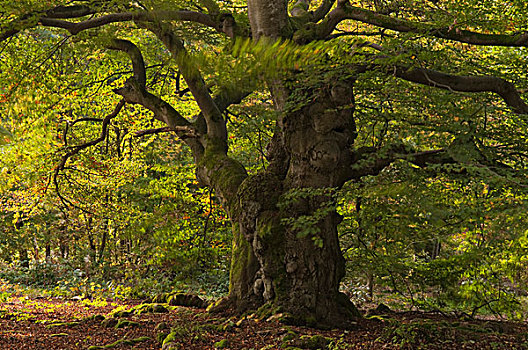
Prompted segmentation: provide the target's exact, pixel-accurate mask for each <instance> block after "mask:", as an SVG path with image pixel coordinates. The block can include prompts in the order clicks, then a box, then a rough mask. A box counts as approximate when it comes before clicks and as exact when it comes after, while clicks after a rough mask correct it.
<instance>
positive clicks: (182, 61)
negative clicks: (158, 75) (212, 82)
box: [147, 25, 227, 153]
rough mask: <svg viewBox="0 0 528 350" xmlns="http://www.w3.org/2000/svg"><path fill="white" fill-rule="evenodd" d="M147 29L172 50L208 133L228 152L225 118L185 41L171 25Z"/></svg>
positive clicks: (148, 27)
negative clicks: (205, 123) (193, 60)
mask: <svg viewBox="0 0 528 350" xmlns="http://www.w3.org/2000/svg"><path fill="white" fill-rule="evenodd" d="M147 29H149V30H150V31H152V32H153V33H154V34H155V35H156V36H157V37H158V38H159V39H160V40H161V42H163V44H164V45H165V47H166V48H167V49H168V50H169V51H170V53H171V55H172V57H173V59H174V60H175V61H176V63H177V65H178V66H179V68H180V71H181V73H182V76H183V78H184V79H185V82H186V83H187V86H188V87H189V89H190V90H191V93H192V94H193V97H194V99H195V101H196V103H197V104H198V106H199V107H200V110H201V111H202V113H203V116H204V118H205V121H206V122H207V135H208V136H209V137H210V138H214V139H216V140H217V141H219V142H222V143H224V146H225V147H224V149H225V152H226V153H227V143H226V141H227V128H226V123H225V120H224V119H223V117H222V113H221V111H220V109H219V108H218V105H217V104H216V103H215V101H214V99H213V98H212V97H211V95H210V94H209V91H208V89H207V86H206V85H205V82H204V80H203V78H202V76H201V73H200V71H199V70H198V68H197V67H196V65H194V64H193V62H192V57H190V56H189V54H188V53H187V50H186V49H185V47H184V46H183V42H182V41H181V40H180V39H179V38H178V37H177V36H176V35H175V34H174V31H173V30H172V27H171V26H170V25H165V26H161V25H160V26H158V25H156V26H147Z"/></svg>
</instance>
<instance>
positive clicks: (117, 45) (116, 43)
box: [108, 39, 147, 86]
mask: <svg viewBox="0 0 528 350" xmlns="http://www.w3.org/2000/svg"><path fill="white" fill-rule="evenodd" d="M108 48H109V49H111V50H119V51H123V52H125V53H126V54H127V55H128V56H129V57H130V60H131V61H132V69H133V71H134V78H135V79H136V81H137V82H138V84H139V85H141V86H145V84H146V83H147V73H146V69H145V60H144V59H143V55H142V54H141V50H139V48H138V47H137V46H136V45H135V44H134V43H132V42H131V41H129V40H123V39H113V40H112V43H111V44H110V45H109V46H108Z"/></svg>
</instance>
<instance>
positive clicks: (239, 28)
mask: <svg viewBox="0 0 528 350" xmlns="http://www.w3.org/2000/svg"><path fill="white" fill-rule="evenodd" d="M2 3H5V6H3V7H4V9H2V17H1V27H0V28H1V30H0V42H1V44H2V45H4V47H8V46H9V45H13V43H14V42H15V40H12V39H13V38H16V37H18V36H21V35H24V33H31V32H32V31H35V30H38V29H39V28H40V30H42V29H41V28H45V30H47V31H48V32H49V33H58V35H59V37H60V38H65V39H64V40H65V41H70V42H71V45H72V46H75V45H76V43H77V42H79V45H81V44H82V45H84V46H83V49H84V50H90V49H91V50H94V51H96V50H100V49H101V48H103V47H104V49H106V50H117V51H121V52H124V53H125V54H126V55H123V56H120V57H123V58H126V60H127V62H130V63H131V65H132V67H133V70H132V71H131V72H130V74H129V76H128V79H127V80H126V82H123V83H122V85H121V86H120V87H119V88H116V89H114V90H113V92H114V94H115V95H116V96H118V97H119V102H117V103H116V105H115V107H114V109H113V110H109V111H108V112H107V114H106V117H105V116H102V118H101V120H100V121H102V127H103V132H102V133H101V136H100V138H98V139H96V140H93V141H91V142H88V143H83V144H78V145H74V146H72V145H65V146H67V147H65V154H64V156H63V157H62V159H61V161H60V162H59V164H58V165H57V167H56V171H55V174H54V179H55V182H56V183H57V185H59V184H58V181H59V180H58V179H59V178H60V177H59V175H60V173H61V172H62V171H63V170H64V168H65V165H66V163H67V162H68V159H69V158H71V157H73V156H75V154H77V153H79V152H80V151H82V150H83V149H85V148H87V147H89V146H90V145H93V144H95V143H97V142H99V141H101V140H103V139H104V138H105V135H107V129H108V125H109V123H110V122H111V120H112V118H114V117H115V116H117V115H118V114H119V113H122V112H123V110H126V109H127V108H128V107H127V106H130V105H139V106H141V107H142V108H144V109H146V110H149V111H150V112H151V113H152V115H153V116H154V118H155V119H157V120H159V121H161V122H162V123H164V124H166V126H165V127H164V128H161V129H157V130H153V131H145V134H148V133H151V132H159V131H169V132H173V133H175V134H176V135H178V136H179V138H180V139H181V140H182V141H183V142H184V143H185V144H186V145H188V147H189V148H190V150H191V151H192V155H193V157H194V161H195V164H196V175H197V179H198V181H199V183H200V184H202V185H204V186H209V187H211V188H213V189H214V190H215V193H216V194H217V196H218V197H219V198H220V199H221V202H222V204H223V206H224V208H225V209H226V211H227V212H228V213H229V216H230V219H231V221H232V227H233V248H232V263H231V272H230V289H229V295H228V297H226V298H225V299H223V300H222V301H220V302H219V303H217V304H216V305H215V306H214V309H225V308H231V309H233V310H237V311H246V310H254V309H257V308H259V307H261V306H262V305H264V304H266V303H267V304H268V305H269V306H270V309H272V310H279V309H280V310H281V311H282V312H286V313H288V314H289V315H290V317H291V318H292V320H293V321H296V322H300V323H309V324H322V325H336V324H338V325H343V324H344V323H343V322H345V321H347V320H350V319H351V318H353V317H356V316H358V313H357V311H356V309H355V307H354V305H353V304H352V303H351V302H350V301H349V300H348V298H347V297H346V296H345V295H344V294H342V293H340V292H339V284H340V281H341V279H342V278H343V276H344V272H345V261H344V259H343V256H342V253H341V249H340V244H339V240H338V231H337V228H338V225H339V223H340V221H341V217H340V215H339V214H338V213H337V212H336V210H335V209H332V208H334V207H333V206H332V205H331V201H332V198H333V197H332V195H331V194H329V191H327V189H339V188H341V187H342V186H343V185H344V184H345V183H346V182H348V181H360V180H361V179H362V178H364V177H367V176H373V175H374V176H375V175H377V174H379V173H380V172H381V171H385V169H388V168H390V166H391V164H393V163H394V162H408V163H410V164H412V165H413V166H414V167H416V168H423V169H425V170H424V171H425V172H427V174H429V176H434V173H436V172H443V173H451V174H455V175H460V176H477V175H476V174H480V175H482V178H490V177H493V178H494V179H495V180H496V179H500V178H504V179H506V180H504V181H506V182H508V181H509V182H510V183H511V184H512V186H521V185H522V182H523V180H524V178H523V177H522V176H521V177H519V178H515V174H520V175H522V174H523V170H524V168H523V163H522V159H523V157H524V145H522V144H520V142H517V143H516V142H515V140H516V139H515V137H517V136H518V134H517V133H519V135H520V134H522V132H523V131H522V130H523V128H525V125H524V122H525V117H524V115H525V114H526V113H528V105H527V104H526V103H525V102H524V100H523V98H522V92H523V91H524V90H523V88H524V87H526V84H525V83H524V82H523V79H525V78H526V76H525V73H524V72H523V66H522V64H520V62H522V58H523V57H526V56H525V55H526V51H525V47H526V46H527V45H528V32H526V23H525V21H524V19H523V16H524V13H525V10H526V8H525V7H526V5H525V4H524V2H522V1H484V2H480V1H479V2H477V1H465V2H462V1H460V2H459V1H455V2H452V1H447V0H446V1H444V0H438V1H432V0H431V1H427V0H420V1H406V0H398V1H391V0H358V1H350V0H338V1H335V0H319V1H316V0H297V1H290V2H288V1H287V0H248V1H247V2H244V1H217V0H197V1H178V0H174V1H157V0H151V1H144V2H143V1H122V0H120V1H97V0H91V1H62V2H61V1H48V2H41V3H36V2H35V3H31V2H28V3H27V4H26V3H25V2H23V3H19V2H15V1H11V2H8V1H2ZM46 3H51V4H46ZM186 26H189V28H190V27H192V28H193V30H194V31H196V28H198V29H199V30H200V32H199V33H201V34H200V35H202V36H204V37H206V36H214V37H215V38H216V39H215V40H216V41H213V42H216V43H217V44H218V45H219V47H220V49H222V50H223V52H224V53H227V54H229V53H230V52H231V50H233V52H235V51H236V52H237V53H236V54H235V55H234V56H232V57H233V61H236V60H239V61H240V60H243V58H244V57H247V59H248V60H249V59H250V57H253V60H254V62H255V64H258V63H259V57H258V55H259V54H262V53H264V54H265V55H266V52H267V55H266V56H265V57H266V60H267V63H266V68H265V69H262V70H261V71H259V74H258V76H250V77H249V80H248V77H241V76H234V77H233V80H234V81H231V82H230V84H226V85H225V86H222V85H218V84H216V85H215V83H213V82H214V81H215V80H214V78H215V74H211V73H207V74H205V73H204V71H203V69H202V67H201V64H200V62H201V61H200V59H199V58H198V56H199V55H197V51H198V48H197V46H196V45H194V46H193V44H192V42H191V40H192V38H191V37H187V36H186V35H185V28H186ZM123 28H126V31H128V34H130V33H132V35H128V36H127V35H126V34H127V33H126V32H125V31H124V30H123ZM97 33H104V34H103V35H102V36H105V37H106V38H105V40H100V37H101V35H99V37H98V39H97V40H98V41H96V45H95V46H94V45H92V46H90V45H86V43H88V44H89V43H90V41H91V40H92V38H93V40H96V39H95V38H96V37H97V35H96V34H97ZM200 35H197V36H196V35H195V38H196V37H198V38H199V37H200ZM76 38H78V39H76ZM277 42H279V43H281V45H274V44H275V43H277ZM35 45H36V44H35ZM149 45H162V47H163V48H164V50H166V51H168V52H170V55H171V57H172V63H171V64H174V65H175V67H176V69H177V71H178V77H177V79H180V76H181V77H182V78H183V80H184V81H185V86H186V88H187V89H188V91H190V93H191V94H192V98H193V99H194V101H195V102H196V104H197V106H198V107H199V111H200V113H199V114H197V115H195V116H194V117H193V118H189V117H185V116H184V115H183V114H182V113H181V112H180V111H179V110H178V106H177V104H171V103H169V102H167V100H166V99H163V98H162V97H160V96H158V95H157V94H156V93H155V92H154V91H153V90H152V89H150V87H149V81H150V80H149V70H148V67H147V68H146V64H145V60H144V52H142V48H143V49H144V48H145V47H148V46H149ZM190 47H192V52H191V51H189V48H190ZM514 48H515V49H514ZM204 50H210V48H206V46H204ZM279 50H282V51H280V52H279ZM6 52H7V51H6ZM281 52H282V53H284V54H283V55H281V54H280V53H281ZM523 55H524V56H523ZM286 56H287V57H286ZM255 57H256V59H255ZM484 57H485V58H486V60H487V61H485V60H484ZM506 57H508V58H506ZM274 58H275V61H273V59H274ZM2 59H6V58H5V53H4V56H3V57H2ZM311 59H312V60H313V61H312V62H316V63H313V64H311V63H310V60H311ZM450 60H451V61H450ZM270 62H275V64H276V66H275V68H274V69H273V64H270ZM479 62H480V63H481V64H479ZM499 63H500V64H499ZM495 65H496V67H495ZM4 67H5V66H4ZM3 69H5V68H3ZM270 70H273V72H270ZM220 73H222V74H223V75H226V74H228V73H226V72H225V71H224V72H218V74H220ZM36 74H41V73H38V72H37V73H36ZM237 79H238V80H237ZM257 79H260V80H259V82H260V83H259V84H257V85H259V86H256V85H255V84H249V83H247V82H248V81H251V80H255V81H256V80H257ZM237 81H238V83H237ZM391 84H392V85H391ZM178 86H179V84H178ZM380 86H390V87H388V88H381V87H380ZM254 90H259V91H264V90H265V91H268V93H269V94H270V96H271V97H272V101H273V106H272V107H273V109H274V110H275V112H276V113H275V115H276V119H275V120H274V128H273V135H272V137H271V141H270V142H269V144H268V146H267V148H266V149H267V154H266V159H267V165H266V167H264V168H262V169H261V170H260V171H258V172H256V173H254V174H251V175H250V174H248V171H247V169H246V168H245V166H244V164H241V162H240V161H237V160H236V159H234V158H233V157H232V156H231V155H230V150H229V144H230V143H229V132H228V130H229V125H228V118H226V117H225V112H226V110H228V109H229V108H230V107H232V106H233V105H237V104H240V103H241V102H242V101H243V100H244V99H245V98H246V97H247V96H249V95H250V94H251V93H252V92H253V91H254ZM4 92H5V93H6V95H9V94H10V93H11V92H10V90H8V89H7V87H4ZM176 93H178V91H175V94H176ZM377 94H378V95H377ZM391 94H393V95H394V96H393V97H394V99H393V100H391V98H392V97H391ZM381 95H383V96H385V97H384V98H383V99H381V98H380V99H378V98H377V97H376V96H378V97H379V96H381ZM12 96H16V94H15V93H13V94H12ZM391 101H392V102H391ZM391 103H393V104H398V103H399V104H398V105H397V106H393V105H392V106H389V107H387V106H388V105H391ZM434 103H436V105H434ZM464 108H466V109H469V110H472V111H471V112H468V111H462V109H464ZM456 109H460V114H459V116H456V113H455V112H454V110H456ZM406 111H407V112H406ZM405 113H407V115H405ZM130 115H131V116H130V118H133V115H134V114H133V113H131V114H130ZM380 115H383V118H381V120H382V121H383V122H382V123H381V124H383V125H384V126H383V127H377V126H376V125H375V123H373V122H372V121H373V120H374V119H376V118H378V119H379V116H380ZM103 118H104V119H103ZM369 118H370V119H369ZM450 118H451V119H450ZM403 124H405V125H407V126H408V128H409V129H408V130H410V131H408V132H407V134H405V133H401V132H399V131H398V130H397V129H398V128H399V127H401V125H403ZM506 124H507V125H509V129H508V130H510V132H511V134H510V135H509V137H510V138H513V141H512V142H506V141H504V140H503V139H501V137H504V133H503V129H501V127H502V126H504V125H506ZM457 125H458V127H455V126H457ZM504 130H506V129H504ZM371 133H372V134H376V137H375V139H376V142H367V140H369V137H370V136H368V135H370V134H371ZM418 135H421V137H417V136H418ZM427 135H429V136H427ZM512 135H513V136H512ZM515 135H517V136H515ZM414 136H416V137H414ZM519 137H520V136H519ZM517 140H518V139H517ZM445 165H449V167H446V166H445ZM475 169H478V171H476V170H475ZM302 190H305V191H306V192H307V193H309V194H310V195H299V196H298V198H294V200H291V201H284V195H285V194H288V193H292V191H302ZM329 203H330V204H329ZM302 217H304V218H306V217H313V218H316V219H315V220H312V221H311V225H312V227H310V230H307V231H308V234H306V233H305V232H300V231H299V227H298V225H292V224H291V222H294V221H295V220H296V219H298V218H302ZM307 225H308V224H307Z"/></svg>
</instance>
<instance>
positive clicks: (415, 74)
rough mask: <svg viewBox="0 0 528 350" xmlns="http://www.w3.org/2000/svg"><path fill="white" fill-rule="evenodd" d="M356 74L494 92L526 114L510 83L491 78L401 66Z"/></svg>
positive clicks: (364, 69) (360, 68)
mask: <svg viewBox="0 0 528 350" xmlns="http://www.w3.org/2000/svg"><path fill="white" fill-rule="evenodd" d="M353 69H354V70H355V71H356V72H358V73H363V72H367V71H370V70H375V69H382V70H384V71H385V72H386V73H387V74H389V75H393V76H395V77H398V78H401V79H404V80H407V81H410V82H414V83H418V84H423V85H427V86H432V87H435V88H440V89H444V90H450V91H457V92H475V93H478V92H494V93H496V94H498V95H499V96H500V97H502V99H503V100H504V102H505V103H506V104H507V105H508V106H509V107H510V108H512V109H513V111H514V112H515V113H518V114H528V104H526V102H525V101H524V100H523V99H522V97H521V95H520V93H519V91H518V90H517V89H516V88H515V85H513V84H512V83H511V82H509V81H507V80H505V79H502V78H498V77H493V76H463V75H455V74H447V73H442V72H438V71H435V70H431V69H425V68H410V69H409V68H407V67H402V66H388V67H381V66H379V65H375V64H373V65H355V66H354V68H353Z"/></svg>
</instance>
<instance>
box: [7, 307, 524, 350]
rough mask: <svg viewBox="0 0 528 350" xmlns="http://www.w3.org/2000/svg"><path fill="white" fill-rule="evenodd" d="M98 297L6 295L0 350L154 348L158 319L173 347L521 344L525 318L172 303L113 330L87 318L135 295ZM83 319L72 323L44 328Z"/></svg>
mask: <svg viewBox="0 0 528 350" xmlns="http://www.w3.org/2000/svg"><path fill="white" fill-rule="evenodd" d="M104 304H105V302H104V301H103V302H99V303H96V302H89V301H65V300H59V299H31V298H27V297H16V298H11V299H9V301H8V302H5V303H3V304H0V349H1V350H11V349H13V350H15V349H16V350H26V349H27V350H32V349H38V350H53V349H60V350H65V349H88V348H89V347H90V346H92V345H99V346H101V345H107V344H111V343H113V342H115V341H117V340H120V339H124V338H125V339H136V338H139V337H142V336H147V337H150V340H146V341H143V342H141V343H137V344H135V345H125V344H119V345H117V346H116V347H115V349H161V347H162V345H161V343H160V342H158V341H157V340H156V338H157V333H160V332H162V331H160V330H156V329H155V328H156V325H158V324H159V323H161V322H166V323H167V324H168V325H169V327H171V328H172V329H173V331H176V332H177V333H178V335H177V337H176V338H177V342H176V343H177V344H179V349H215V343H217V342H219V341H221V340H223V339H227V343H228V346H227V347H225V349H247V350H249V349H255V350H261V349H281V345H283V348H285V347H287V346H297V348H296V349H298V348H310V347H308V346H309V344H308V343H307V342H306V341H305V342H304V343H303V342H302V341H300V340H299V338H300V337H301V336H303V335H310V336H311V335H314V334H320V335H323V336H325V337H329V338H332V339H333V342H332V343H331V344H330V346H329V347H328V348H330V349H442V350H443V349H528V325H527V324H526V323H509V322H498V321H484V320H469V321H468V320H460V319H456V318H447V317H444V316H440V315H433V314H424V313H399V314H391V315H390V316H383V317H379V318H371V319H363V320H361V321H359V322H358V326H357V329H355V330H350V331H343V330H331V331H321V330H315V329H310V328H304V327H293V326H286V325H284V324H280V323H278V322H275V321H269V322H267V321H259V320H254V319H251V318H250V319H244V320H242V321H240V319H239V318H238V319H237V318H232V319H227V318H222V317H219V316H215V315H210V314H207V313H206V312H205V310H203V309H195V308H186V307H174V308H173V309H172V310H170V312H168V313H145V314H140V315H132V316H130V317H127V318H126V319H129V320H132V321H136V322H138V323H139V326H136V327H127V328H123V329H115V328H113V327H108V328H105V327H103V326H102V325H101V321H100V320H94V319H91V320H86V318H87V317H89V316H93V315H97V314H100V315H107V314H108V313H109V312H110V311H111V310H112V309H114V308H115V307H117V306H125V307H128V308H129V307H132V306H134V305H137V304H138V302H127V303H126V304H125V303H110V302H108V303H106V305H104ZM82 319H84V320H83V321H81V322H79V323H77V324H73V325H60V326H52V327H50V324H54V323H58V322H72V321H79V320H82ZM238 321H240V322H238ZM237 323H238V324H237ZM292 331H293V332H294V333H295V335H294V336H293V338H294V339H293V340H291V341H290V342H289V343H287V342H285V340H284V339H287V338H288V337H292V333H291V332H292ZM166 332H167V331H166ZM289 332H290V333H289ZM311 348H317V347H311Z"/></svg>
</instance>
